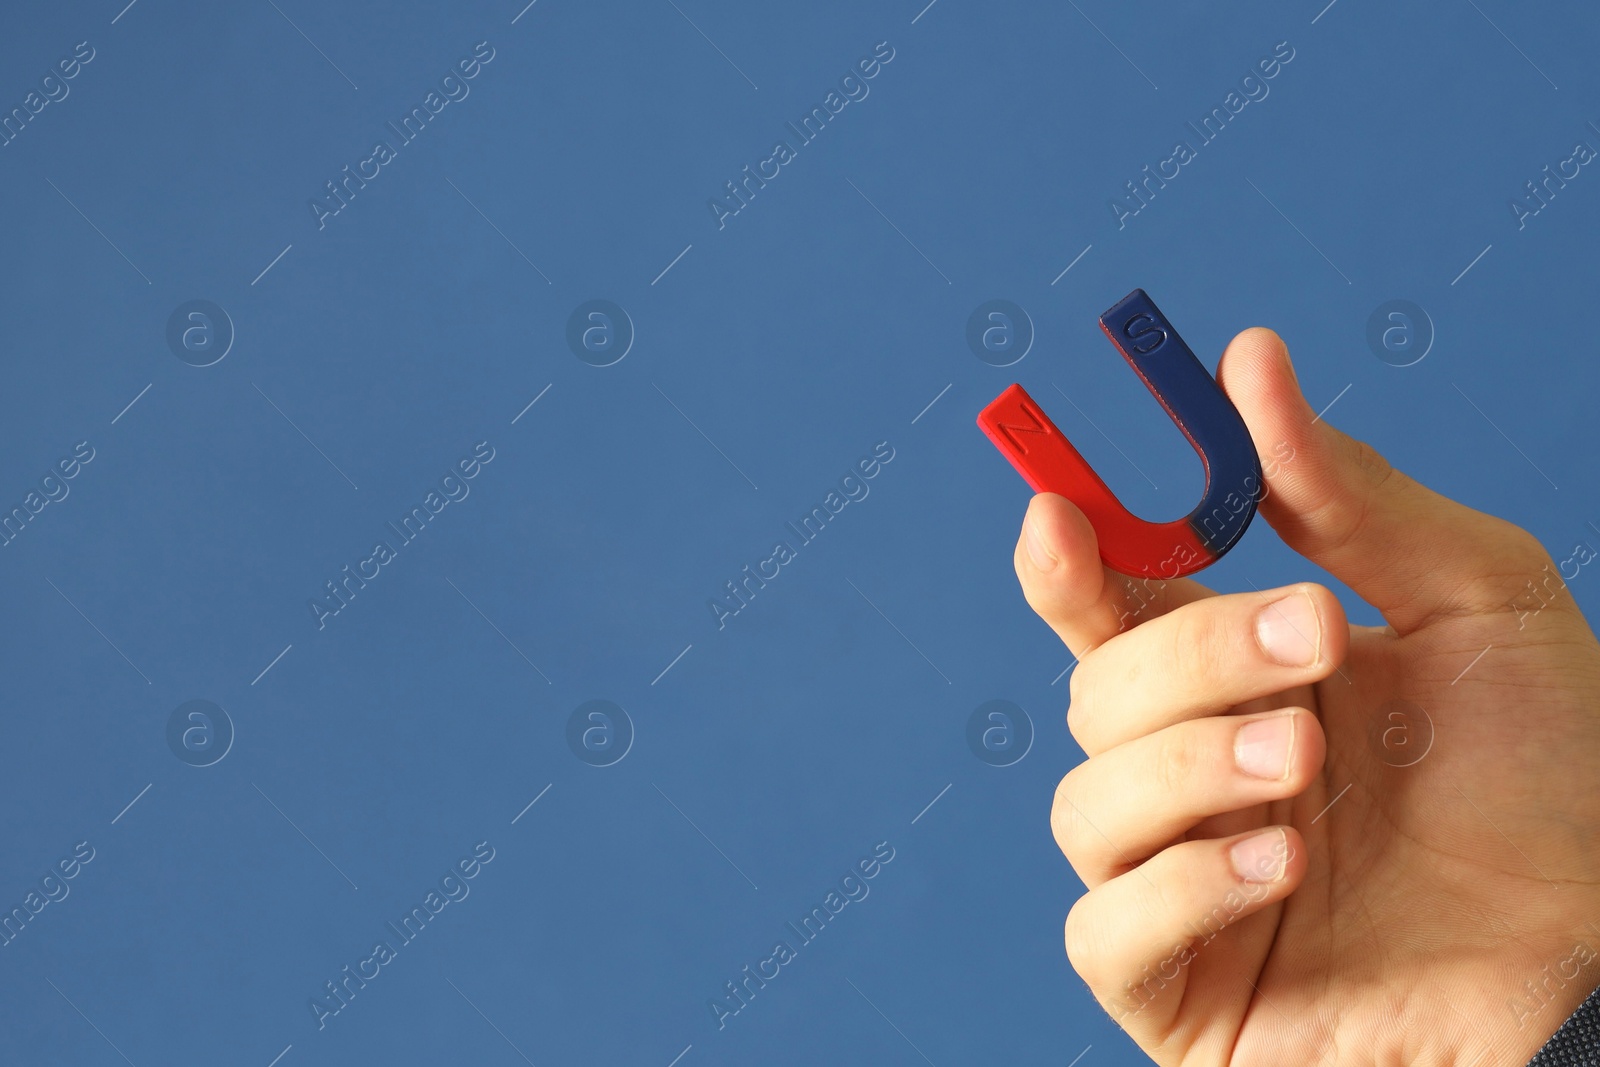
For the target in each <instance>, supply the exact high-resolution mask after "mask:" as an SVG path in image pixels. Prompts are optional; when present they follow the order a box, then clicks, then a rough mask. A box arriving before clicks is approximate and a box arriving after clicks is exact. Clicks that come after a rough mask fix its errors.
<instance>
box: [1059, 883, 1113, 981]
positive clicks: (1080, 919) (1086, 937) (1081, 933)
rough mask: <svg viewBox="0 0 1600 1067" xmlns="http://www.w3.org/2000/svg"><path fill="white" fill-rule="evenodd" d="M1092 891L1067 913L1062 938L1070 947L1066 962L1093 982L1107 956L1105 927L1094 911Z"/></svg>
mask: <svg viewBox="0 0 1600 1067" xmlns="http://www.w3.org/2000/svg"><path fill="white" fill-rule="evenodd" d="M1090 896H1092V894H1089V893H1085V894H1084V895H1083V896H1081V897H1079V898H1078V900H1077V902H1076V903H1074V904H1073V905H1072V910H1071V911H1069V912H1067V921H1066V924H1065V925H1064V927H1063V930H1062V939H1063V941H1064V943H1065V946H1066V950H1067V961H1068V962H1069V963H1071V964H1072V969H1073V970H1075V971H1077V972H1078V974H1079V975H1080V976H1081V977H1082V978H1083V980H1084V981H1086V982H1089V983H1091V984H1092V983H1093V982H1094V977H1093V976H1094V975H1095V973H1096V972H1097V971H1098V970H1099V966H1098V964H1099V961H1100V960H1101V959H1103V958H1104V957H1105V954H1106V951H1105V949H1106V946H1105V927H1104V924H1103V923H1101V922H1099V921H1098V920H1097V919H1096V918H1095V916H1094V914H1093V906H1092V904H1091V903H1090V900H1089V898H1090Z"/></svg>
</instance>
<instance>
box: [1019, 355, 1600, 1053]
mask: <svg viewBox="0 0 1600 1067" xmlns="http://www.w3.org/2000/svg"><path fill="white" fill-rule="evenodd" d="M1218 380H1219V382H1220V383H1221V384H1222V386H1223V388H1224V390H1225V391H1226V392H1227V393H1228V395H1229V397H1230V398H1231V399H1232V400H1233V402H1234V404H1235V405H1236V406H1237V407H1238V409H1239V411H1240V413H1241V414H1242V415H1243V416H1244V420H1245V423H1246V424H1247V425H1248V427H1249V429H1250V433H1251V436H1252V438H1253V439H1254V441H1255V443H1256V448H1257V451H1258V453H1260V455H1261V459H1262V463H1263V467H1264V469H1265V470H1266V497H1265V499H1264V500H1263V501H1262V503H1261V512H1262V514H1263V515H1264V516H1265V518H1266V519H1267V521H1268V522H1269V523H1271V524H1272V526H1273V528H1274V529H1275V530H1276V531H1277V532H1278V533H1279V535H1280V536H1281V537H1282V538H1283V539H1284V541H1285V542H1286V543H1287V544H1288V545H1289V546H1290V547H1291V548H1293V549H1295V550H1296V551H1297V552H1299V553H1300V554H1301V555H1303V556H1305V557H1306V558H1307V559H1308V560H1310V561H1311V562H1313V563H1315V564H1317V565H1319V566H1321V567H1323V568H1325V569H1326V570H1327V571H1328V572H1330V573H1332V574H1333V575H1334V576H1336V577H1337V578H1339V579H1340V580H1341V581H1343V582H1344V583H1345V584H1346V585H1347V586H1349V588H1350V589H1352V590H1353V591H1354V592H1355V593H1356V594H1357V595H1359V596H1360V597H1361V598H1362V599H1363V600H1365V601H1367V602H1368V603H1370V604H1372V605H1373V606H1374V607H1376V608H1377V609H1378V610H1379V611H1380V612H1381V613H1382V614H1383V617H1384V618H1385V619H1386V620H1387V621H1388V623H1389V625H1388V626H1387V627H1367V626H1354V625H1351V624H1350V623H1349V622H1348V621H1347V620H1346V618H1345V614H1344V611H1343V609H1342V608H1341V607H1340V605H1339V602H1338V600H1337V598H1336V597H1335V596H1334V595H1333V593H1331V592H1330V591H1329V590H1328V589H1326V588H1324V587H1322V586H1320V585H1316V584H1312V583H1302V584H1298V585H1294V586H1289V587H1285V588H1281V589H1275V590H1266V591H1264V592H1262V591H1253V592H1246V593H1237V594H1232V595H1226V596H1219V595H1216V594H1215V593H1213V592H1212V591H1211V590H1209V589H1207V588H1205V587H1204V586H1203V585H1201V584H1199V583H1198V582H1194V581H1191V580H1188V579H1181V580H1177V581H1171V582H1165V583H1160V582H1149V581H1145V580H1131V579H1129V578H1127V577H1125V576H1123V575H1120V574H1118V573H1116V572H1114V571H1111V570H1109V569H1107V568H1106V567H1104V566H1103V565H1102V564H1101V562H1100V559H1099V556H1098V551H1097V547H1096V539H1095V533H1094V530H1093V528H1092V527H1091V526H1090V525H1089V522H1088V520H1087V519H1086V518H1085V517H1084V516H1083V514H1082V512H1080V511H1079V510H1078V509H1077V508H1076V507H1075V506H1074V505H1073V504H1071V503H1070V502H1069V501H1067V500H1066V499H1065V498H1063V497H1060V496H1056V495H1053V494H1048V493H1042V494H1040V495H1038V496H1036V497H1034V499H1033V501H1032V503H1031V504H1030V505H1029V508H1028V514H1027V518H1026V520H1025V521H1024V525H1023V533H1022V536H1021V537H1020V538H1019V540H1018V543H1017V548H1016V554H1015V564H1016V569H1017V575H1018V577H1019V578H1020V580H1021V582H1022V588H1023V592H1024V594H1025V596H1026V597H1027V600H1028V603H1029V604H1030V605H1031V606H1032V607H1033V608H1034V610H1035V611H1036V612H1038V614H1039V615H1040V616H1041V617H1042V618H1043V619H1044V620H1045V621H1046V622H1047V623H1049V624H1050V626H1051V627H1052V628H1053V629H1054V630H1055V631H1056V633H1057V634H1059V635H1060V637H1061V639H1062V641H1064V642H1065V643H1066V645H1067V647H1068V648H1069V649H1070V650H1071V651H1072V653H1073V654H1074V655H1075V656H1077V657H1078V659H1079V663H1078V666H1077V668H1076V670H1075V671H1074V672H1073V675H1072V679H1071V694H1072V696H1071V706H1070V709H1069V711H1068V715H1067V722H1068V726H1069V727H1070V729H1071V731H1072V734H1073V736H1074V737H1075V738H1076V739H1077V740H1078V742H1079V744H1080V745H1081V746H1082V747H1083V749H1084V751H1085V752H1086V753H1087V754H1088V757H1089V758H1088V759H1087V760H1086V761H1085V762H1084V763H1082V764H1080V765H1079V766H1078V767H1076V768H1074V769H1073V770H1072V772H1071V773H1069V774H1068V775H1067V776H1066V777H1065V778H1064V779H1063V780H1062V782H1061V785H1060V787H1059V788H1058V789H1057V790H1056V797H1055V804H1054V808H1053V810H1052V812H1051V825H1052V828H1053V830H1054V832H1055V837H1056V841H1057V842H1058V844H1060V846H1061V848H1062V851H1063V852H1064V853H1065V854H1066V856H1067V858H1068V859H1069V860H1070V861H1071V863H1072V866H1073V868H1074V869H1075V870H1076V871H1077V872H1078V875H1079V876H1080V877H1081V878H1082V879H1083V881H1084V883H1085V884H1086V885H1087V886H1088V889H1089V892H1088V893H1087V894H1086V895H1084V896H1083V897H1082V898H1081V899H1079V900H1078V902H1077V903H1076V905H1075V906H1074V907H1073V908H1072V910H1071V913H1070V914H1069V916H1068V917H1067V922H1066V949H1067V955H1068V957H1069V959H1070V960H1071V962H1072V965H1073V967H1074V968H1075V969H1076V970H1077V971H1078V973H1079V974H1080V975H1081V976H1082V977H1083V978H1084V980H1085V981H1086V982H1087V983H1088V984H1089V987H1090V989H1091V990H1092V991H1093V993H1094V995H1095V997H1096V998H1097V999H1098V1000H1099V1001H1100V1003H1101V1004H1102V1005H1103V1006H1104V1007H1105V1008H1106V1009H1107V1011H1109V1012H1110V1013H1111V1014H1112V1015H1113V1017H1115V1018H1116V1019H1117V1020H1118V1022H1119V1023H1120V1024H1121V1025H1122V1026H1123V1027H1124V1028H1125V1029H1126V1030H1127V1032H1128V1033H1129V1034H1130V1035H1131V1036H1132V1037H1133V1039H1134V1040H1135V1041H1136V1042H1138V1044H1139V1045H1140V1047H1142V1048H1143V1049H1144V1050H1145V1051H1146V1052H1147V1053H1148V1054H1149V1055H1150V1056H1151V1057H1152V1058H1153V1059H1154V1060H1155V1061H1156V1062H1158V1063H1160V1064H1163V1065H1183V1067H1212V1065H1229V1067H1267V1065H1270V1067H1281V1065H1282V1064H1284V1063H1289V1062H1293V1063H1307V1064H1310V1063H1318V1062H1320V1063H1327V1064H1331V1065H1334V1067H1348V1065H1363V1067H1364V1065H1373V1067H1376V1065H1380V1064H1381V1065H1394V1064H1408V1065H1412V1064H1414V1065H1430V1067H1431V1065H1438V1067H1445V1065H1453V1067H1469V1065H1470V1067H1489V1065H1498V1064H1507V1065H1513V1067H1521V1065H1523V1064H1526V1063H1527V1061H1528V1060H1529V1058H1531V1056H1532V1055H1533V1054H1534V1053H1535V1052H1536V1051H1538V1049H1539V1048H1540V1046H1542V1045H1543V1044H1544V1042H1545V1041H1546V1040H1547V1039H1548V1038H1549V1036H1550V1035H1551V1034H1552V1033H1554V1032H1555V1030H1556V1029H1557V1028H1558V1027H1559V1026H1560V1025H1561V1023H1562V1022H1563V1021H1564V1020H1565V1019H1566V1017H1567V1016H1568V1015H1569V1014H1570V1013H1571V1012H1572V1011H1573V1010H1574V1009H1575V1008H1576V1007H1577V1006H1578V1004H1579V1003H1581V1002H1582V1001H1583V999H1584V998H1585V997H1586V996H1587V995H1588V993H1589V992H1590V991H1591V990H1593V989H1594V988H1595V987H1596V986H1597V985H1600V849H1597V848H1596V845H1597V843H1600V835H1597V833H1596V829H1597V824H1600V644H1597V642H1596V640H1595V637H1594V634H1593V632H1592V631H1591V630H1590V628H1589V626H1588V624H1587V623H1586V622H1585V621H1584V618H1583V615H1582V613H1581V612H1580V611H1579V609H1578V607H1577V605H1576V603H1575V602H1574V601H1573V599H1572V597H1571V595H1570V593H1567V592H1566V591H1565V586H1564V583H1563V581H1562V579H1561V576H1560V573H1559V572H1558V570H1557V565H1556V564H1555V563H1554V562H1553V561H1552V559H1551V557H1550V555H1549V554H1548V553H1546V551H1545V550H1544V548H1543V547H1542V546H1541V545H1540V544H1539V542H1538V541H1537V540H1535V539H1534V538H1533V537H1532V536H1531V535H1530V534H1528V533H1527V532H1525V531H1523V530H1522V529H1520V528H1518V527H1516V526H1514V525H1512V524H1510V523H1508V522H1504V521H1502V520H1500V519H1497V518H1494V517H1492V516H1489V515H1485V514H1483V513H1481V512H1477V511H1473V510H1471V509H1470V508H1467V507H1465V506H1463V505H1461V504H1458V503H1455V502H1453V501H1451V500H1448V499H1446V498H1444V497H1442V496H1440V495H1438V494H1437V493H1434V492H1433V491H1431V490H1429V489H1427V488H1425V487H1423V486H1422V485H1419V484H1418V483H1416V482H1414V481H1412V480H1411V479H1410V478H1408V477H1406V476H1405V475H1404V474H1401V473H1400V472H1398V471H1395V470H1393V469H1392V468H1390V466H1389V465H1388V464H1387V463H1386V462H1385V461H1384V460H1383V458H1382V457H1381V456H1379V455H1378V454H1377V453H1376V452H1374V451H1373V450H1372V449H1370V448H1368V447H1367V446H1366V445H1363V444H1361V443H1359V442H1356V441H1354V440H1352V439H1351V438H1349V437H1347V436H1345V435H1344V434H1343V433H1340V432H1339V431H1338V430H1335V429H1334V428H1333V427H1331V426H1329V425H1328V424H1327V423H1326V422H1323V421H1320V420H1317V419H1316V418H1315V417H1314V415H1313V412H1312V410H1311V408H1310V406H1309V405H1308V404H1307V403H1306V401H1305V399H1304V397H1303V396H1302V395H1301V393H1300V388H1299V384H1298V382H1297V380H1296V379H1295V376H1294V371H1293V369H1292V367H1291V366H1290V363H1289V357H1288V352H1287V350H1286V349H1285V348H1284V345H1283V342H1282V341H1281V340H1280V339H1279V338H1278V336H1277V335H1276V334H1275V333H1273V332H1272V331H1270V330H1265V329H1251V330H1246V331H1245V332H1243V333H1241V334H1240V335H1239V336H1238V337H1236V338H1234V340H1233V342H1232V343H1231V344H1230V345H1229V346H1228V349H1227V351H1226V353H1225V354H1224V355H1223V358H1222V363H1221V366H1220V368H1219V371H1218ZM1284 457H1287V458H1284ZM1592 558H1593V554H1592V553H1589V554H1588V555H1587V556H1586V557H1583V556H1580V557H1579V559H1581V560H1582V561H1583V562H1588V560H1589V559H1592ZM1571 562H1572V561H1571V560H1568V561H1566V562H1564V563H1563V564H1562V566H1563V567H1565V568H1567V570H1568V572H1569V573H1568V576H1569V577H1570V576H1571V573H1570V565H1571ZM1396 701H1404V702H1409V703H1408V704H1395V703H1393V702H1396ZM1396 714H1398V715H1400V716H1401V718H1398V719H1397V718H1394V717H1393V716H1395V715H1396ZM1430 724H1431V726H1430ZM1397 730H1398V731H1400V733H1398V734H1397V733H1396V731H1397ZM1408 731H1409V733H1408ZM1402 740H1409V742H1410V747H1409V748H1407V747H1405V746H1404V745H1400V744H1397V742H1399V741H1402ZM1430 741H1431V747H1425V746H1428V745H1429V742H1430ZM1418 757H1420V758H1418ZM1241 872H1242V873H1241Z"/></svg>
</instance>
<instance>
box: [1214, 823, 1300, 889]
mask: <svg viewBox="0 0 1600 1067" xmlns="http://www.w3.org/2000/svg"><path fill="white" fill-rule="evenodd" d="M1288 853H1289V839H1288V838H1287V837H1286V836H1285V835H1284V832H1283V831H1282V830H1268V831H1267V832H1266V833H1264V834H1257V835H1256V836H1254V837H1247V838H1245V839H1244V840H1243V841H1240V842H1237V843H1236V844H1235V845H1234V846H1233V847H1232V848H1230V849H1229V850H1228V860H1229V862H1230V863H1232V864H1233V873H1234V874H1236V875H1238V876H1239V880H1240V881H1241V882H1253V883H1255V884H1257V885H1259V884H1262V883H1265V882H1276V881H1277V880H1278V879H1279V878H1282V877H1283V871H1284V867H1285V863H1284V859H1285V857H1287V856H1288Z"/></svg>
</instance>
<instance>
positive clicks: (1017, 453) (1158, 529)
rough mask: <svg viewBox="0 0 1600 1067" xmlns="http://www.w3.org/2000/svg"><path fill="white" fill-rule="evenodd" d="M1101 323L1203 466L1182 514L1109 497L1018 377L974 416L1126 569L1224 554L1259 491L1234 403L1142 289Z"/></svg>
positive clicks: (1164, 568) (1183, 570)
mask: <svg viewBox="0 0 1600 1067" xmlns="http://www.w3.org/2000/svg"><path fill="white" fill-rule="evenodd" d="M1100 328H1101V329H1102V330H1104V331H1105V334H1106V336H1107V337H1109V338H1110V339H1111V343H1112V344H1114V345H1116V346H1117V351H1119V352H1121V353H1122V358H1123V359H1126V360H1127V361H1128V365H1129V366H1131V367H1132V368H1133V369H1134V372H1135V373H1136V374H1138V375H1139V378H1140V380H1141V381H1143V382H1144V384H1145V387H1146V388H1147V389H1149V390H1150V392H1151V393H1153V394H1154V395H1155V398H1156V399H1157V400H1159V401H1160V402H1161V406H1162V407H1163V408H1164V409H1166V412H1167V415H1168V416H1169V417H1170V418H1171V419H1172V421H1173V422H1174V423H1176V424H1177V426H1178V429H1180V430H1182V431H1183V435H1184V436H1185V437H1187V438H1188V439H1189V444H1190V445H1192V446H1193V447H1194V450H1195V451H1196V452H1197V453H1199V455H1200V462H1201V463H1202V464H1203V465H1204V466H1205V472H1206V488H1205V492H1204V494H1202V496H1201V497H1200V503H1199V504H1197V505H1196V506H1195V509H1194V510H1193V511H1191V512H1190V513H1189V514H1188V516H1187V517H1185V518H1182V519H1175V520H1173V521H1172V522H1146V521H1145V520H1144V519H1141V518H1139V517H1138V516H1137V515H1134V514H1133V513H1132V512H1130V511H1129V510H1128V509H1127V508H1125V507H1123V506H1122V502H1121V501H1119V500H1118V499H1117V498H1116V495H1115V494H1114V493H1112V492H1111V490H1110V488H1108V487H1107V486H1106V483H1105V482H1104V481H1102V480H1101V478H1100V476H1099V475H1098V474H1096V473H1095V472H1094V469H1093V468H1091V467H1090V466H1089V464H1088V462H1087V461H1086V460H1085V459H1084V458H1083V456H1082V455H1080V454H1079V453H1078V450H1077V449H1076V448H1073V447H1072V442H1070V441H1068V440H1067V438H1066V435H1065V434H1063V433H1062V432H1061V431H1060V430H1058V429H1056V426H1055V424H1054V423H1053V422H1051V421H1050V418H1049V416H1047V415H1045V413H1044V412H1043V411H1041V410H1040V409H1039V405H1038V404H1036V403H1034V400H1033V398H1032V397H1030V396H1029V395H1028V394H1027V392H1026V391H1025V390H1023V388H1022V386H1020V385H1012V386H1011V387H1009V388H1008V389H1006V391H1005V392H1003V393H1001V394H1000V395H999V396H998V397H996V398H995V400H994V401H993V402H992V403H990V404H989V406H988V407H986V408H984V409H983V411H982V413H980V414H979V415H978V425H979V427H981V428H982V430H983V432H984V433H985V434H987V435H988V436H989V439H990V440H991V441H993V442H994V444H995V447H996V448H998V449H999V450H1000V451H1001V452H1002V453H1004V455H1005V457H1006V458H1007V459H1009V460H1010V461H1011V464H1012V466H1014V467H1016V468H1017V471H1018V473H1020V474H1021V475H1022V476H1023V477H1024V478H1025V479H1027V481H1028V484H1029V485H1031V486H1032V487H1033V490H1034V492H1036V493H1059V494H1060V495H1062V496H1064V497H1066V498H1067V499H1068V500H1071V501H1072V502H1073V503H1074V504H1076V505H1078V507H1079V508H1081V509H1082V510H1083V513H1084V514H1085V515H1087V516H1088V518H1089V522H1090V523H1091V524H1092V525H1093V526H1094V529H1095V534H1096V535H1097V536H1098V538H1099V541H1100V558H1101V559H1102V560H1103V561H1104V562H1105V563H1106V565H1107V566H1109V567H1111V568H1112V569H1113V570H1116V571H1120V572H1122V573H1123V574H1128V575H1136V576H1142V577H1146V578H1163V579H1169V578H1178V577H1181V576H1183V575H1185V574H1193V573H1194V572H1195V571H1198V570H1200V569H1202V568H1204V567H1208V566H1210V565H1211V564H1213V563H1215V562H1216V561H1217V560H1219V559H1221V558H1222V555H1223V553H1225V552H1227V551H1228V549H1230V548H1232V547H1233V546H1234V544H1235V543H1236V542H1237V541H1238V540H1239V538H1240V537H1241V536H1243V534H1244V531H1245V528H1246V527H1247V526H1249V525H1250V520H1251V519H1252V518H1254V517H1255V513H1256V504H1257V502H1258V501H1259V500H1260V499H1261V497H1262V494H1263V482H1262V479H1261V463H1260V461H1259V460H1258V459H1257V458H1256V448H1255V443H1254V442H1253V441H1252V440H1251V439H1250V431H1249V429H1248V428H1246V426H1245V424H1244V419H1243V418H1241V417H1240V415H1239V412H1238V409H1236V408H1235V407H1234V406H1233V403H1232V402H1231V401H1230V400H1229V399H1228V398H1227V396H1226V395H1224V394H1223V392H1222V389H1221V387H1219V386H1218V385H1217V383H1216V380H1215V379H1213V378H1212V377H1211V375H1210V374H1208V373H1207V372H1206V369H1205V367H1204V366H1203V365H1202V364H1201V363H1200V361H1199V360H1198V359H1196V358H1195V355H1194V352H1192V351H1191V350H1190V349H1189V346H1188V345H1186V344H1184V342H1183V338H1181V337H1179V336H1178V331H1177V330H1174V329H1173V328H1172V324H1171V323H1170V322H1168V321H1167V318H1166V316H1165V315H1163V314H1161V310H1160V309H1159V308H1157V307H1156V305H1155V302H1154V301H1152V300H1151V299H1150V298H1149V297H1148V296H1147V295H1145V291H1144V290H1143V289H1135V290H1134V291H1133V292H1131V293H1129V294H1128V295H1127V296H1126V297H1124V298H1123V299H1122V300H1120V301H1119V302H1118V303H1117V304H1116V305H1115V306H1114V307H1112V308H1111V310H1110V311H1107V312H1106V313H1105V314H1104V315H1102V316H1100Z"/></svg>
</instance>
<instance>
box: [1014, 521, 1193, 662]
mask: <svg viewBox="0 0 1600 1067" xmlns="http://www.w3.org/2000/svg"><path fill="white" fill-rule="evenodd" d="M1013 563H1014V564H1015V566H1016V569H1017V580H1018V581H1020V582H1021V583H1022V595H1023V596H1024V597H1026V598H1027V601H1028V605H1029V606H1030V607H1032V608H1033V610H1034V611H1035V612H1036V613H1037V614H1038V615H1039V617H1040V618H1041V619H1043V620H1044V621H1045V622H1046V623H1048V624H1049V625H1050V628H1051V629H1052V630H1054V631H1055V632H1056V634H1057V635H1058V636H1059V637H1060V638H1061V640H1062V641H1063V642H1065V644H1066V646H1067V648H1068V649H1069V650H1070V651H1071V652H1072V654H1073V655H1074V656H1075V657H1077V658H1078V659H1082V658H1083V657H1084V656H1085V655H1087V654H1088V653H1089V651H1090V650H1091V649H1093V648H1095V647H1097V646H1098V645H1100V644H1102V643H1104V642H1105V641H1108V640H1110V639H1111V638H1113V637H1115V636H1116V635H1117V634H1119V633H1121V632H1122V631H1124V630H1127V629H1129V628H1131V627H1133V626H1136V625H1137V624H1139V623H1140V622H1144V621H1145V620H1147V619H1152V618H1156V617H1158V616H1160V615H1165V614H1166V613H1167V612H1169V611H1172V610H1173V609H1174V608H1178V607H1182V606H1183V605H1184V604H1189V603H1193V602H1194V601H1196V600H1202V599H1204V598H1206V597H1211V596H1216V593H1214V592H1213V591H1212V590H1211V589H1209V588H1207V587H1206V586H1204V585H1202V584H1200V583H1199V582H1197V581H1194V580H1193V579H1190V578H1175V579H1170V580H1163V579H1159V578H1133V577H1129V576H1128V575H1125V574H1122V573H1120V572H1118V571H1114V570H1112V569H1111V568H1110V567H1107V566H1106V565H1105V564H1104V563H1102V562H1101V561H1100V547H1099V540H1098V538H1097V537H1096V535H1095V532H1094V527H1093V526H1091V525H1090V524H1089V519H1088V517H1087V516H1085V515H1084V513H1083V512H1082V511H1081V510H1079V509H1078V507H1077V505H1075V504H1073V503H1072V501H1070V500H1068V499H1067V498H1066V497H1064V496H1058V495H1056V494H1055V493H1040V494H1038V495H1037V496H1035V497H1034V498H1033V500H1032V501H1031V502H1030V503H1029V504H1028V513H1027V516H1026V517H1025V518H1024V519H1023V522H1022V533H1021V535H1020V536H1019V537H1018V538H1017V547H1016V551H1015V553H1014V554H1013Z"/></svg>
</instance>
